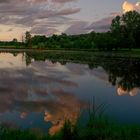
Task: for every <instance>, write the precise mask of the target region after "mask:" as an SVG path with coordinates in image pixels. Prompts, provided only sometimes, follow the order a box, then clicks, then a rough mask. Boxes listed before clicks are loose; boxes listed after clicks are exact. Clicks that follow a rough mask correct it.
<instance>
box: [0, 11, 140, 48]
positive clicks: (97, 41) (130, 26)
mask: <svg viewBox="0 0 140 140" xmlns="http://www.w3.org/2000/svg"><path fill="white" fill-rule="evenodd" d="M139 36H140V14H139V13H138V12H136V11H130V12H127V13H125V14H123V15H122V16H116V17H115V18H114V19H113V20H112V24H111V27H110V31H108V32H104V33H96V32H94V31H92V32H91V33H87V34H81V35H67V34H65V33H62V34H61V35H53V36H51V37H46V36H44V35H35V36H32V35H31V33H30V32H26V33H25V39H23V41H22V42H17V40H16V39H13V41H10V42H0V46H1V47H4V48H6V46H7V47H8V48H15V46H16V48H25V49H68V50H70V49H72V50H118V49H132V48H134V49H139V47H140V41H139Z"/></svg>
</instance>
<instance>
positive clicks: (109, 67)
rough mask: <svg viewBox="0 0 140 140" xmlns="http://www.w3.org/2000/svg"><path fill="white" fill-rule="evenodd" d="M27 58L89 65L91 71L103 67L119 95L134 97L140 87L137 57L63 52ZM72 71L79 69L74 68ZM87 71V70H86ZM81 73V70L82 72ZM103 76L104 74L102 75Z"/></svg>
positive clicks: (34, 55)
mask: <svg viewBox="0 0 140 140" xmlns="http://www.w3.org/2000/svg"><path fill="white" fill-rule="evenodd" d="M26 55H27V57H26V61H29V60H27V59H29V58H30V60H31V59H34V60H35V61H45V60H46V59H49V60H51V61H52V62H53V63H56V62H60V63H61V65H66V64H67V63H69V62H73V63H81V64H88V66H89V68H90V69H95V68H99V67H102V68H103V69H104V70H105V71H106V73H107V74H108V81H109V82H110V83H111V84H112V85H113V86H116V87H117V88H118V89H117V91H118V95H125V94H126V93H127V94H128V93H129V94H130V95H131V96H134V95H136V94H137V92H138V90H139V87H140V80H139V79H140V58H137V57H131V56H128V57H116V56H110V55H105V56H100V55H99V56H98V55H97V54H93V53H89V54H86V55H85V54H83V53H80V54H73V53H68V54H65V52H64V53H62V52H59V53H58V52H57V53H54V52H53V54H51V53H49V54H48V53H44V54H41V55H36V53H33V52H28V53H27V54H26ZM72 70H73V71H74V70H76V71H78V70H79V69H77V68H75V67H72ZM84 70H85V69H84ZM80 71H81V70H80ZM102 74H103V73H102Z"/></svg>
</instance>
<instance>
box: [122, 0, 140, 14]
mask: <svg viewBox="0 0 140 140" xmlns="http://www.w3.org/2000/svg"><path fill="white" fill-rule="evenodd" d="M122 9H123V12H124V13H125V12H129V11H134V10H135V11H137V12H140V2H137V3H136V4H133V3H130V2H128V1H125V2H124V3H123V5H122Z"/></svg>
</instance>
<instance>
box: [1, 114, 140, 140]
mask: <svg viewBox="0 0 140 140" xmlns="http://www.w3.org/2000/svg"><path fill="white" fill-rule="evenodd" d="M0 140H140V125H127V124H119V123H116V122H112V121H109V120H108V119H106V118H105V117H101V116H95V115H94V114H93V113H91V114H90V116H89V118H88V121H87V123H86V124H85V125H81V124H80V123H79V122H78V121H77V123H76V124H72V123H71V122H70V121H65V124H64V127H63V128H62V129H61V130H60V131H59V132H58V133H57V134H55V135H53V136H51V135H49V134H47V133H46V134H44V133H41V132H39V131H35V130H34V131H33V130H20V129H11V128H7V127H5V126H0Z"/></svg>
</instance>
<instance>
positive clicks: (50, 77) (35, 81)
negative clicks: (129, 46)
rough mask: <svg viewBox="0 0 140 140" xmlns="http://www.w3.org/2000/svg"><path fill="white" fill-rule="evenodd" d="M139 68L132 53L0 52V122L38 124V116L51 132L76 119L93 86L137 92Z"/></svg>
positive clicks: (124, 92)
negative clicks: (66, 121)
mask: <svg viewBox="0 0 140 140" xmlns="http://www.w3.org/2000/svg"><path fill="white" fill-rule="evenodd" d="M139 71H140V59H139V58H134V57H132V58H131V57H115V56H112V57H110V56H108V55H105V56H100V55H99V56H98V55H97V54H94V55H93V53H89V54H85V53H82V52H81V53H79V54H77V53H72V52H71V53H66V52H47V53H35V52H26V53H25V52H22V53H15V52H14V53H1V54H0V122H2V123H3V122H8V123H13V122H15V123H17V124H18V125H20V126H25V125H26V126H27V127H30V125H32V126H31V127H34V126H35V127H40V128H42V122H41V121H39V122H38V119H39V118H40V120H42V121H43V122H44V121H45V122H46V124H45V125H47V124H48V123H51V127H49V133H51V134H54V133H55V132H57V131H58V130H59V129H60V128H62V126H63V124H64V121H65V120H66V119H69V120H71V121H72V122H74V121H75V120H76V119H77V116H78V114H79V111H80V108H83V107H85V106H86V101H87V100H90V99H91V97H93V96H94V95H95V94H96V92H98V90H97V89H102V88H104V86H106V87H107V88H108V89H109V86H110V85H113V86H111V89H113V88H114V87H115V88H116V91H117V93H118V95H119V96H122V95H128V94H129V95H130V96H135V95H137V94H138V93H139V88H140V81H139V79H140V72H139ZM98 83H99V84H98ZM105 84H106V85H105ZM83 87H84V90H83ZM108 89H107V92H108V91H109V93H108V95H103V94H99V95H101V96H103V97H104V96H106V97H108V96H110V95H111V90H110V89H109V90H108ZM88 92H90V93H91V94H90V96H89V94H88ZM103 92H105V90H104V91H103ZM109 94H110V95H109ZM113 94H115V93H113ZM106 97H104V98H106ZM86 98H87V100H86ZM115 98H116V97H115ZM112 100H113V99H112ZM114 100H115V99H114ZM116 102H117V101H116ZM112 106H113V105H112ZM114 106H115V104H114ZM32 113H36V117H37V118H34V117H35V115H33V114H32ZM7 114H8V115H7ZM38 116H39V118H38ZM37 123H38V125H39V126H38V125H37ZM33 124H34V125H33Z"/></svg>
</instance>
